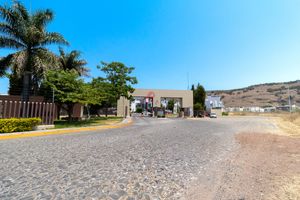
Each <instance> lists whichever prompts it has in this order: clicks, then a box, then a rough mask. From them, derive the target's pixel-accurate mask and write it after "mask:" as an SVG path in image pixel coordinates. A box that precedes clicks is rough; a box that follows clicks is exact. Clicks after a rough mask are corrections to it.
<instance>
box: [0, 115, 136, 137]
mask: <svg viewBox="0 0 300 200" xmlns="http://www.w3.org/2000/svg"><path fill="white" fill-rule="evenodd" d="M132 123H133V121H132V119H131V118H129V119H128V118H127V119H124V120H123V121H122V122H119V123H117V124H115V125H102V126H90V127H82V128H68V129H57V130H48V131H30V132H20V133H7V134H0V141H1V140H11V139H19V138H29V137H39V136H47V135H60V134H71V133H79V132H84V131H96V130H109V129H116V128H123V127H127V126H130V125H131V124H132Z"/></svg>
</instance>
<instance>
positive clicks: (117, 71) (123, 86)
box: [98, 62, 137, 103]
mask: <svg viewBox="0 0 300 200" xmlns="http://www.w3.org/2000/svg"><path fill="white" fill-rule="evenodd" d="M101 64H102V66H98V68H99V69H100V70H101V71H102V72H104V73H105V76H106V77H105V80H106V81H107V82H108V83H109V84H110V96H111V100H112V101H113V102H115V103H116V102H117V100H118V99H119V98H120V97H121V96H122V97H125V98H127V99H130V98H131V93H133V92H134V88H133V87H132V85H134V84H137V79H136V77H134V76H130V75H131V73H132V72H133V70H134V67H127V66H126V65H124V64H123V63H121V62H111V63H105V62H102V63H101Z"/></svg>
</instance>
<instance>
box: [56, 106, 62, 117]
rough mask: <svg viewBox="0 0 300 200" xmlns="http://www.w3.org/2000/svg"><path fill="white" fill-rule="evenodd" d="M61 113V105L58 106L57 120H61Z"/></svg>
mask: <svg viewBox="0 0 300 200" xmlns="http://www.w3.org/2000/svg"><path fill="white" fill-rule="evenodd" d="M60 111H61V105H57V115H56V118H57V120H60Z"/></svg>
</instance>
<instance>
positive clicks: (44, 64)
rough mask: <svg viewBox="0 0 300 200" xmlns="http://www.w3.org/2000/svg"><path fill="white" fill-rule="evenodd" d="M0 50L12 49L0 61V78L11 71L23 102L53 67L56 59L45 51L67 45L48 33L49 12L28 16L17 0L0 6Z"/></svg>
mask: <svg viewBox="0 0 300 200" xmlns="http://www.w3.org/2000/svg"><path fill="white" fill-rule="evenodd" d="M0 17H1V19H2V21H0V48H8V49H12V50H15V52H14V53H11V54H8V55H7V56H5V57H2V58H0V76H2V75H3V74H4V73H5V72H6V70H7V69H9V68H10V69H11V71H12V73H13V77H14V78H16V77H18V78H20V79H22V80H23V85H22V96H23V100H28V98H29V94H30V92H34V93H37V90H38V86H39V84H40V81H41V79H42V77H43V75H44V73H45V72H46V71H47V70H49V69H51V68H53V67H54V66H56V63H57V57H56V56H55V55H54V54H53V53H52V52H51V51H50V50H49V49H47V46H48V45H51V44H68V42H67V41H66V40H65V39H64V38H63V36H62V35H61V34H59V33H56V32H48V31H47V25H48V24H49V23H50V22H51V21H52V20H53V13H52V11H51V10H49V9H46V10H38V11H36V12H34V13H33V14H30V13H29V12H28V10H27V9H26V8H25V7H24V6H23V5H22V4H21V3H20V2H18V1H14V3H13V4H12V5H11V6H10V7H7V6H0Z"/></svg>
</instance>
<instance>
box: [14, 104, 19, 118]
mask: <svg viewBox="0 0 300 200" xmlns="http://www.w3.org/2000/svg"><path fill="white" fill-rule="evenodd" d="M17 104H18V102H17V101H14V117H17Z"/></svg>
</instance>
